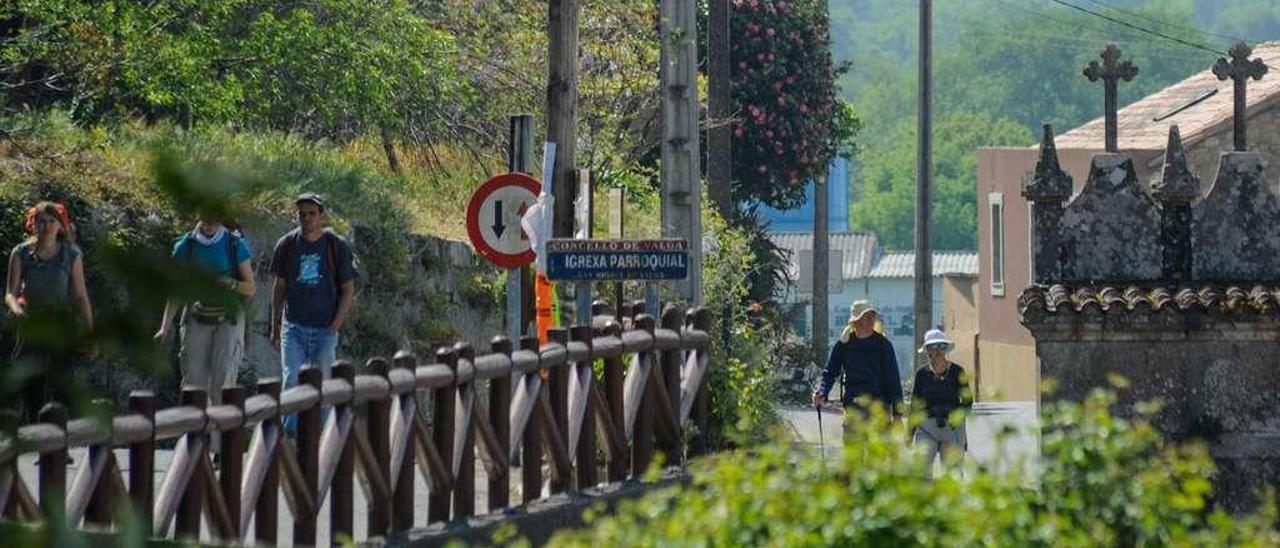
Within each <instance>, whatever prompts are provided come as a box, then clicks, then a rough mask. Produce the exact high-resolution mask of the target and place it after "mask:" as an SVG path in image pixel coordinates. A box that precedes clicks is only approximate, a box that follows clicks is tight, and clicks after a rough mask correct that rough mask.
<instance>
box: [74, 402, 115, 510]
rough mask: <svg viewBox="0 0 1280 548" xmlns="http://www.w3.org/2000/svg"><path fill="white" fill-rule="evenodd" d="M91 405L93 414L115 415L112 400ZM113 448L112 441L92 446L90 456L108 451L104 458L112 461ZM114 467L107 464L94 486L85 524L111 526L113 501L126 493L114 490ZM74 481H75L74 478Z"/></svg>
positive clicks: (90, 462)
mask: <svg viewBox="0 0 1280 548" xmlns="http://www.w3.org/2000/svg"><path fill="white" fill-rule="evenodd" d="M90 405H91V408H92V409H93V411H92V412H91V413H90V415H91V416H100V417H112V416H114V415H115V409H113V408H112V407H113V406H112V404H111V402H110V400H106V399H95V400H93V402H91V404H90ZM107 424H108V425H109V424H111V423H110V422H107ZM111 449H112V447H111V444H110V443H107V444H103V445H100V446H91V447H89V458H90V459H93V454H94V453H95V452H98V451H101V452H103V453H106V455H104V458H106V459H107V460H108V462H110V461H111V460H113V457H112V456H110V453H111V452H112V451H111ZM86 465H89V466H92V460H90V461H89V462H88V463H86ZM112 468H113V467H111V466H105V467H104V468H103V470H102V475H101V476H99V477H98V480H97V484H96V485H94V486H93V487H92V490H91V492H90V495H89V505H88V507H86V508H85V513H84V523H85V525H95V526H98V527H110V526H111V521H112V516H113V514H115V509H114V508H112V503H113V502H114V501H115V499H114V497H115V496H116V495H124V493H116V492H115V490H114V487H115V484H116V482H115V481H113V480H114V479H115V478H112V477H111V475H112V474H115V471H114V470H112ZM72 481H73V482H74V480H72ZM73 493H74V491H73ZM68 504H72V502H71V501H68ZM71 526H72V527H74V526H75V524H74V523H73V524H71Z"/></svg>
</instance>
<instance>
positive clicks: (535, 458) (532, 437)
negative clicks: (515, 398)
mask: <svg viewBox="0 0 1280 548" xmlns="http://www.w3.org/2000/svg"><path fill="white" fill-rule="evenodd" d="M520 349H521V350H529V351H533V352H537V351H538V338H537V337H534V336H524V337H521V338H520ZM521 382H523V379H522V381H521ZM545 389H546V388H545V387H544V388H542V390H545ZM537 416H538V414H537V413H534V414H533V417H531V418H530V419H529V425H528V426H526V427H525V429H524V436H523V439H522V440H521V448H520V486H521V489H520V491H521V493H520V501H521V503H522V504H529V503H530V502H533V501H535V500H538V498H539V497H541V496H542V436H541V435H539V433H538V426H537V424H534V423H535V421H537V420H538V419H537Z"/></svg>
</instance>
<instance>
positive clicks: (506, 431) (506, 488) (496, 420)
mask: <svg viewBox="0 0 1280 548" xmlns="http://www.w3.org/2000/svg"><path fill="white" fill-rule="evenodd" d="M489 349H490V350H491V351H492V352H493V353H494V354H503V355H506V356H507V357H511V339H508V338H506V337H501V336H498V337H494V338H493V341H492V342H491V343H490V344H489ZM489 423H490V424H492V425H493V431H494V434H496V435H497V436H498V444H499V445H500V446H501V447H502V455H503V456H504V457H505V456H507V455H510V454H511V375H510V374H506V375H501V376H499V377H497V378H495V379H493V380H490V381H489ZM510 502H511V467H510V466H507V467H503V468H502V470H501V471H500V473H498V474H495V475H493V476H492V477H490V478H489V512H497V511H499V510H502V509H504V508H506V507H507V505H508V504H510Z"/></svg>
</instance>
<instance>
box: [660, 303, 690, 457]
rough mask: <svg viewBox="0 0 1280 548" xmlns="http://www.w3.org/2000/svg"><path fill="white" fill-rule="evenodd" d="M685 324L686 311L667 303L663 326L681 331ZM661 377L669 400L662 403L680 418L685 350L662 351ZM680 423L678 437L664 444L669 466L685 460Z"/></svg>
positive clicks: (677, 425)
mask: <svg viewBox="0 0 1280 548" xmlns="http://www.w3.org/2000/svg"><path fill="white" fill-rule="evenodd" d="M683 326H684V311H682V310H680V309H679V308H678V307H676V306H673V305H667V307H666V309H665V310H663V311H662V327H663V329H669V330H671V331H675V332H676V333H679V332H680V328H681V327H683ZM660 355H661V356H662V362H661V367H662V371H661V373H662V374H661V375H660V376H661V377H662V380H663V381H664V384H666V386H667V396H668V398H669V399H668V401H665V402H661V403H660V405H668V406H670V407H671V413H672V415H675V417H676V420H677V421H678V420H679V418H680V371H681V368H682V367H683V366H684V352H681V351H680V350H679V349H676V350H666V351H663V352H661V354H660ZM680 430H681V428H680V424H679V423H678V422H677V423H676V437H675V440H674V441H673V442H672V443H670V444H664V447H663V448H662V450H663V453H665V454H666V457H667V462H666V464H667V465H668V466H671V465H678V464H680V463H681V462H682V461H683V460H684V451H683V448H682V447H681V441H680V440H681V434H680Z"/></svg>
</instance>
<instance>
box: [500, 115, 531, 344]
mask: <svg viewBox="0 0 1280 548" xmlns="http://www.w3.org/2000/svg"><path fill="white" fill-rule="evenodd" d="M507 145H508V146H507V168H508V171H511V172H512V173H529V166H530V165H531V164H533V146H532V145H533V116H530V115H528V114H521V115H519V116H512V117H511V126H510V135H509V140H508V141H507ZM516 230H520V228H519V226H517V227H516ZM528 268H529V267H528V266H522V267H519V268H508V269H507V310H506V322H507V323H506V325H507V339H508V340H511V341H519V340H520V337H521V336H522V335H524V334H525V332H526V331H525V330H526V329H527V327H528V326H527V320H526V318H531V317H532V316H533V315H532V314H530V313H527V312H526V311H525V295H526V294H527V293H528V292H529V289H528V288H527V287H526V286H525V278H526V277H527V276H526V275H525V272H526V271H527V270H528Z"/></svg>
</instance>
